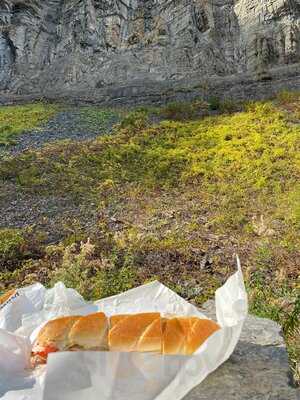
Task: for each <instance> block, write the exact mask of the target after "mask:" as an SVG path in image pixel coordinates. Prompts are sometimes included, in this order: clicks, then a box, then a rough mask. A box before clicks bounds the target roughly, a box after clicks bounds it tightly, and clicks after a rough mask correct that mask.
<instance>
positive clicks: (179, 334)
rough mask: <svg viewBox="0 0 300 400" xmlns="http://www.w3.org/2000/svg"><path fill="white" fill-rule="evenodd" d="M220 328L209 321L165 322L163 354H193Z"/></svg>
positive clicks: (182, 320) (180, 318)
mask: <svg viewBox="0 0 300 400" xmlns="http://www.w3.org/2000/svg"><path fill="white" fill-rule="evenodd" d="M219 329H220V326H219V325H218V324H217V323H215V322H214V321H211V320H209V319H200V318H197V317H177V318H172V319H166V320H164V324H163V344H162V352H163V354H183V355H190V354H193V353H194V352H195V351H196V350H197V349H198V348H199V347H200V346H201V345H202V344H203V343H204V342H205V341H206V340H207V339H208V337H209V336H210V335H212V334H213V333H214V332H216V331H217V330H219Z"/></svg>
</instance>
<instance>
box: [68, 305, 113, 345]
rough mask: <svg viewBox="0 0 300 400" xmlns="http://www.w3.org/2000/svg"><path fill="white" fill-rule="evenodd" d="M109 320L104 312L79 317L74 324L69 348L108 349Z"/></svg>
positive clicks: (70, 334)
mask: <svg viewBox="0 0 300 400" xmlns="http://www.w3.org/2000/svg"><path fill="white" fill-rule="evenodd" d="M107 336H108V320H107V318H106V316H105V314H104V313H101V312H99V313H95V314H90V315H87V316H86V317H82V318H79V319H78V320H77V321H75V323H74V325H73V326H72V328H71V330H70V333H69V336H68V339H69V347H68V349H69V350H77V349H82V350H108V339H107Z"/></svg>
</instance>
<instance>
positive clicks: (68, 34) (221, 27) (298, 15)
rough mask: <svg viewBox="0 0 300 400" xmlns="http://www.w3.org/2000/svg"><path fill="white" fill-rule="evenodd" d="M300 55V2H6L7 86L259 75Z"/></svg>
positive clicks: (1, 65)
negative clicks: (195, 75) (239, 74)
mask: <svg viewBox="0 0 300 400" xmlns="http://www.w3.org/2000/svg"><path fill="white" fill-rule="evenodd" d="M299 60H300V0H43V1H39V0H0V89H9V90H11V91H15V92H30V91H33V90H39V89H45V90H47V89H49V90H50V89H52V88H56V89H64V90H65V89H72V88H74V87H76V88H85V89H86V88H100V87H102V86H106V85H109V84H116V83H130V82H132V81H136V80H148V81H151V80H155V81H164V80H178V79H181V78H186V77H187V76H188V75H189V74H194V73H198V74H199V75H200V76H201V77H203V76H213V75H218V76H228V75H233V74H238V73H245V72H250V73H253V74H254V75H256V76H258V77H259V76H263V74H264V73H265V72H266V71H267V70H268V69H270V68H272V67H273V66H280V65H285V64H292V63H297V62H299Z"/></svg>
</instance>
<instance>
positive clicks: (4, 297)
mask: <svg viewBox="0 0 300 400" xmlns="http://www.w3.org/2000/svg"><path fill="white" fill-rule="evenodd" d="M15 293H16V290H15V289H12V290H9V291H8V292H6V293H4V294H3V295H2V296H0V305H1V304H4V303H5V302H6V301H7V300H9V299H10V298H11V297H12V296H13V295H14V294H15Z"/></svg>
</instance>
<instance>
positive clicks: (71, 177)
mask: <svg viewBox="0 0 300 400" xmlns="http://www.w3.org/2000/svg"><path fill="white" fill-rule="evenodd" d="M217 103H218V104H217ZM210 104H212V106H211V107H212V108H214V109H215V108H216V107H217V106H218V110H219V111H220V102H217V101H211V102H210ZM202 106H203V104H202V103H201V105H199V107H202ZM190 107H192V110H193V113H191V114H189V112H190V110H191V108H190ZM207 107H208V108H209V105H208V106H207ZM222 107H224V109H223V110H222V111H224V112H225V113H224V114H218V115H214V116H206V117H203V116H202V117H200V116H199V117H197V116H196V114H197V112H196V114H195V113H194V110H195V108H197V105H196V103H194V104H193V105H192V106H190V105H188V106H185V107H184V108H183V109H182V110H181V111H182V113H181V111H180V105H178V104H176V105H174V104H173V105H171V106H169V107H167V108H166V109H164V110H163V111H161V113H160V115H164V116H165V117H166V116H167V115H168V113H169V118H170V119H172V120H164V121H162V122H160V123H157V124H156V125H153V124H151V123H150V119H151V118H150V119H149V110H147V109H140V110H136V111H134V112H131V113H129V114H128V115H127V116H125V118H124V119H123V121H122V122H121V123H120V124H119V126H118V127H117V128H116V129H115V131H114V134H113V135H110V136H103V137H98V138H97V139H96V140H93V141H89V142H85V143H74V142H64V143H55V144H52V145H49V146H47V147H46V148H43V149H42V150H40V151H34V152H27V153H26V154H22V155H19V156H17V157H14V158H8V159H6V160H3V161H2V162H1V163H0V183H1V181H2V183H3V184H6V185H10V187H11V186H13V187H15V190H16V191H17V193H26V194H27V195H28V196H30V195H31V196H37V195H39V196H45V197H48V196H52V197H53V196H64V197H66V198H68V199H69V201H70V202H73V203H75V204H77V205H78V209H79V206H80V207H81V209H82V208H84V207H85V208H87V209H89V208H91V207H94V208H95V210H96V211H97V220H96V221H95V222H93V224H92V226H91V224H90V225H88V226H89V227H88V228H84V227H83V226H84V225H82V227H81V226H80V216H79V217H78V219H79V222H78V225H76V227H75V228H74V227H73V228H72V229H70V234H66V233H63V236H64V239H63V240H62V242H61V243H59V244H57V245H51V246H46V245H45V246H44V247H43V248H42V249H41V245H40V244H39V246H38V247H39V251H40V254H38V252H37V253H36V255H35V256H33V257H31V261H29V260H28V258H27V259H26V261H24V262H23V261H22V260H20V257H19V261H18V265H15V270H14V271H13V272H9V271H7V270H6V271H4V272H3V273H2V276H1V275H0V282H3V283H2V286H3V288H8V287H10V286H11V282H12V281H17V282H22V283H23V284H24V282H26V283H28V281H29V278H28V277H30V279H31V280H34V279H38V280H40V281H42V282H43V283H46V284H53V282H55V281H57V280H59V279H60V280H63V281H64V282H66V283H67V284H68V285H69V286H72V287H75V288H76V289H78V290H79V291H80V292H81V293H82V294H83V295H84V296H86V297H87V298H89V299H92V298H98V297H103V296H107V295H111V294H115V293H118V292H120V291H123V290H126V289H128V288H131V287H133V286H135V285H138V284H141V283H144V282H147V281H149V280H151V279H153V278H156V279H159V280H161V281H162V282H163V283H165V284H167V285H169V286H170V287H171V288H173V289H174V290H176V291H177V292H178V293H179V294H180V295H182V296H184V297H185V298H187V299H189V300H190V301H192V302H194V303H196V304H198V305H200V304H201V303H203V302H204V301H205V300H207V299H208V298H210V297H211V296H212V295H213V293H214V291H215V289H216V288H217V287H218V286H220V285H221V284H222V283H223V282H224V281H225V279H226V278H227V277H228V276H229V275H230V274H231V273H232V272H233V271H234V269H235V261H234V258H233V253H235V252H238V253H239V254H240V257H241V260H242V264H243V267H244V272H245V279H246V284H247V288H248V292H249V298H250V308H251V311H252V312H253V313H255V314H257V315H260V316H264V317H268V318H272V319H274V320H275V321H277V322H279V323H280V324H281V325H282V326H283V329H284V333H285V337H286V339H287V343H288V347H289V353H290V357H291V363H292V366H293V369H294V371H295V376H296V378H297V379H299V376H297V374H296V362H297V361H298V360H299V358H300V351H299V330H300V327H299V319H300V318H299V315H300V306H299V291H300V280H299V270H300V235H299V233H300V208H299V207H300V206H299V204H300V184H299V182H300V124H299V115H300V96H299V94H289V93H283V94H281V95H280V96H278V98H276V99H274V100H272V101H264V102H253V103H248V104H244V105H243V106H241V105H238V106H236V105H234V104H232V103H231V102H228V104H227V105H226V106H224V105H223V106H222ZM235 107H238V108H241V107H242V110H241V111H240V112H234V109H235ZM196 111H197V110H196ZM200 114H201V113H200ZM156 115H158V114H157V111H156ZM177 116H179V117H177ZM189 118H191V120H189ZM3 199H4V197H3V198H2V201H4V200H3ZM82 224H83V221H82ZM85 226H86V225H85ZM52 229H53V227H52ZM65 232H66V231H65ZM88 238H90V240H88ZM81 241H82V243H80V242H81ZM74 242H75V243H74ZM33 253H34V252H33ZM14 284H15V282H14ZM0 289H1V287H0Z"/></svg>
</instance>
